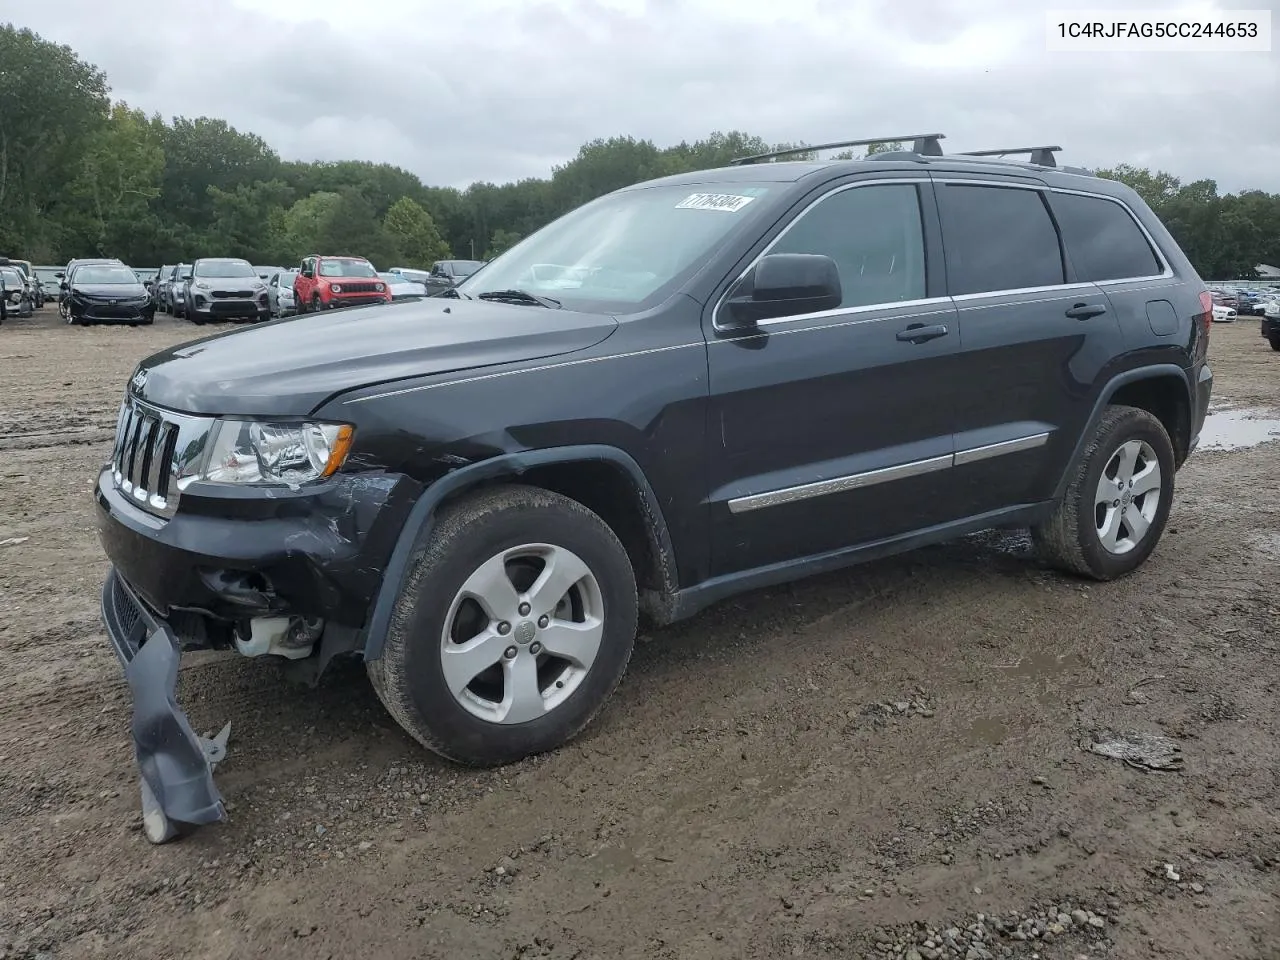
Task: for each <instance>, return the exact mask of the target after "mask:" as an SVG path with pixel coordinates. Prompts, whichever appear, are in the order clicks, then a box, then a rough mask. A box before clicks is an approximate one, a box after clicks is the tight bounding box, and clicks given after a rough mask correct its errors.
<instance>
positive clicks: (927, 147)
mask: <svg viewBox="0 0 1280 960" xmlns="http://www.w3.org/2000/svg"><path fill="white" fill-rule="evenodd" d="M946 136H947V135H946V134H945V133H912V134H908V135H907V136H905V137H873V138H872V139H870V140H841V141H839V142H838V143H815V144H813V145H812V146H807V147H790V148H788V149H786V150H774V151H772V152H771V153H757V154H755V155H753V156H750V157H738V158H737V159H735V160H730V161H729V162H730V163H731V164H745V163H759V162H760V161H761V160H774V159H777V158H778V157H790V156H794V155H795V154H798V153H814V152H817V151H818V150H840V149H843V148H844V147H870V146H873V145H875V144H878V143H899V142H901V141H903V140H910V141H912V146H911V153H914V154H919V155H920V156H925V157H940V156H942V146H941V145H940V144H939V143H938V141H939V140H944V139H946Z"/></svg>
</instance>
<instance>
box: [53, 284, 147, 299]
mask: <svg viewBox="0 0 1280 960" xmlns="http://www.w3.org/2000/svg"><path fill="white" fill-rule="evenodd" d="M71 292H72V293H79V294H82V295H84V296H86V297H114V298H115V299H116V300H136V299H138V298H139V297H145V296H146V295H147V288H146V287H144V286H143V285H142V284H140V283H73V284H71Z"/></svg>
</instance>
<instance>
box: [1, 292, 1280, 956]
mask: <svg viewBox="0 0 1280 960" xmlns="http://www.w3.org/2000/svg"><path fill="white" fill-rule="evenodd" d="M197 332H198V331H197V330H196V329H194V328H192V327H190V326H188V325H186V324H179V323H176V322H174V321H172V320H169V319H167V318H163V317H161V318H159V319H158V320H157V323H156V325H155V326H154V327H153V328H140V329H128V328H122V329H104V328H96V329H78V328H76V329H73V328H68V327H66V326H64V325H60V324H58V323H57V322H56V321H55V317H54V315H53V313H52V311H44V313H43V315H42V316H41V317H40V318H38V319H36V320H11V321H10V322H8V323H6V324H5V325H4V326H3V327H2V328H0V370H2V371H3V376H2V377H0V610H3V616H0V957H4V958H12V957H28V956H37V957H42V958H43V957H56V958H64V957H134V958H139V957H187V956H190V957H201V958H206V957H207V958H223V957H225V958H230V957H245V956H256V955H262V956H270V957H273V958H291V957H299V958H307V960H324V958H327V957H334V958H350V957H378V958H387V960H398V958H428V957H429V958H436V957H440V958H450V960H470V958H476V960H490V958H492V960H514V958H527V957H552V958H561V960H568V958H583V960H586V958H597V957H603V958H610V960H614V958H633V957H634V958H641V957H643V958H695V957H696V958H712V960H718V958H744V957H745V958H775V957H792V956H805V957H897V956H901V957H905V958H908V960H929V958H936V957H968V958H971V960H981V958H985V957H1004V956H1011V957H1033V956H1039V957H1044V958H1067V960H1076V958H1079V957H1090V958H1092V957H1114V958H1121V957H1152V956H1157V955H1158V956H1161V957H1166V958H1186V960H1192V958H1196V960H1201V958H1206V957H1224V958H1233V960H1235V958H1255V957H1256V958H1264V957H1265V958H1271V957H1277V956H1280V814H1278V813H1277V794H1278V791H1277V787H1278V786H1280V739H1278V738H1277V734H1278V733H1280V723H1278V722H1277V707H1276V702H1277V693H1278V690H1277V686H1278V684H1280V649H1278V646H1277V645H1278V642H1280V636H1278V635H1277V632H1276V622H1277V620H1276V615H1277V609H1278V608H1280V597H1278V596H1277V593H1278V587H1280V585H1278V582H1277V577H1276V570H1277V560H1278V559H1280V499H1278V498H1277V496H1276V480H1277V476H1278V475H1280V442H1271V443H1262V444H1259V445H1256V446H1252V447H1250V448H1247V449H1239V450H1234V451H1231V450H1204V451H1202V452H1200V453H1198V454H1197V455H1196V456H1195V457H1193V458H1192V460H1191V462H1190V463H1189V464H1188V466H1187V467H1186V468H1185V469H1184V470H1183V471H1182V472H1181V473H1180V474H1179V476H1178V480H1177V483H1178V490H1177V502H1176V506H1175V508H1174V516H1173V518H1172V521H1171V523H1170V527H1169V529H1168V531H1167V533H1166V536H1165V538H1164V540H1163V542H1162V544H1161V545H1160V547H1159V549H1158V550H1157V552H1156V553H1155V555H1154V556H1153V558H1152V559H1151V561H1150V562H1149V563H1148V564H1147V565H1146V566H1145V567H1144V568H1143V569H1142V570H1141V571H1140V572H1138V573H1137V574H1135V575H1134V576H1132V577H1130V578H1129V579H1126V580H1124V581H1123V582H1118V583H1113V584H1108V585H1096V584H1095V585H1087V584H1085V583H1083V582H1080V581H1077V580H1072V579H1069V578H1066V577H1064V576H1061V575H1058V574H1056V573H1053V572H1050V571H1048V570H1046V569H1043V568H1042V567H1041V566H1039V565H1037V563H1036V562H1035V561H1034V560H1033V559H1032V558H1031V557H1030V556H1028V554H1027V545H1026V541H1025V538H1023V537H1021V536H1018V535H1012V536H1011V535H999V536H995V535H991V536H985V537H983V536H980V537H975V538H970V539H968V540H966V541H962V542H959V543H955V544H952V545H948V546H945V547H939V548H934V549H929V550H925V551H922V552H919V553H916V554H912V555H909V556H904V557H901V558H897V559H894V560H890V561H886V562H879V563H874V564H871V565H868V566H864V567H860V568H856V569H853V570H850V571H848V572H844V573H840V574H836V575H833V576H826V577H822V578H820V579H816V580H811V581H808V582H805V583H802V584H798V585H793V586H790V587H784V588H779V589H774V590H768V591H762V592H758V593H754V594H751V595H748V596H745V597H742V598H740V599H737V600H734V601H731V602H727V603H724V604H722V605H721V606H719V607H717V608H715V609H713V610H710V611H708V612H707V613H705V614H703V615H702V616H699V617H698V618H696V619H695V620H693V621H692V622H689V623H686V624H683V625H681V626H679V627H678V628H673V629H669V630H665V631H662V632H660V633H657V634H655V635H652V636H646V637H644V638H643V642H642V643H641V645H640V647H639V649H638V651H637V654H636V656H635V658H634V660H633V661H632V666H631V670H630V672H629V674H628V676H627V678H626V680H624V682H623V684H622V686H621V687H620V689H619V692H618V694H617V696H616V697H615V698H614V700H613V701H612V703H611V705H610V706H609V707H608V708H607V709H606V711H605V712H604V714H603V715H602V717H601V718H600V720H599V721H598V722H597V723H596V724H595V725H594V726H593V727H592V728H591V729H590V730H589V731H588V733H587V734H585V735H584V736H583V737H582V738H581V739H580V740H579V741H578V742H576V743H575V744H574V745H572V746H570V747H568V748H566V749H563V750H561V751H560V752H558V753H556V754H554V755H550V756H546V757H542V758H539V759H535V760H531V761H527V762H524V763H521V764H519V765H516V766H514V767H511V768H508V769H504V770H501V771H498V772H480V773H477V772H472V771H466V770H462V769H458V768H455V767H452V766H450V765H448V764H446V763H444V762H442V761H438V760H436V759H435V758H433V757H432V756H430V755H428V754H426V753H424V751H423V750H421V749H420V748H419V747H418V746H416V744H415V743H413V742H412V741H411V740H410V739H409V737H407V736H406V735H404V734H403V733H401V732H400V731H399V729H398V728H397V727H396V726H395V725H394V723H393V722H392V721H391V719H390V718H389V717H388V716H387V714H386V713H385V711H384V710H383V709H382V707H381V706H380V704H379V703H378V701H377V700H376V699H375V697H374V695H373V692H372V690H371V689H370V687H369V684H368V682H367V681H366V679H365V677H364V673H363V671H362V670H361V669H360V668H359V667H354V668H343V669H339V670H337V671H336V672H335V673H333V674H332V675H330V676H328V677H327V679H326V680H325V681H324V683H323V684H322V686H321V688H320V689H318V690H307V689H297V688H294V687H292V686H289V685H287V684H286V682H285V681H284V680H283V679H282V678H281V676H280V675H279V674H278V673H277V671H276V670H275V669H274V668H271V667H267V666H264V665H263V664H261V663H251V662H242V661H238V660H237V659H235V658H234V657H231V658H226V657H214V658H212V659H210V658H208V657H206V658H205V659H204V660H203V661H198V662H197V661H192V662H191V663H189V664H188V665H187V667H186V669H185V670H184V674H183V680H182V685H181V686H182V690H181V696H182V698H183V701H184V703H185V704H186V705H187V707H188V709H189V712H190V713H191V715H192V718H193V721H194V722H195V724H196V726H197V728H198V729H200V730H202V731H207V732H212V731H214V730H215V729H216V728H218V727H220V726H221V725H222V723H223V722H224V721H226V720H228V719H231V720H234V730H233V738H232V743H231V750H230V754H229V757H228V759H227V760H226V762H225V763H224V765H223V766H222V767H221V768H220V769H219V781H220V784H221V786H222V789H223V792H224V794H225V795H226V797H227V799H228V801H229V805H230V811H231V814H230V817H231V818H230V822H229V823H227V824H224V825H221V826H215V827H211V828H207V829H205V830H202V831H200V832H199V833H197V834H196V835H195V836H193V837H191V838H189V839H187V840H186V841H184V842H182V843H179V844H175V845H170V846H167V847H161V848H156V847H152V846H150V845H148V844H147V843H146V842H145V840H144V839H143V837H142V834H141V832H140V818H139V814H138V810H139V805H138V786H137V779H136V775H135V773H134V768H133V763H132V755H131V748H130V743H129V733H128V730H129V701H128V698H127V694H126V689H125V687H124V686H123V683H122V681H121V678H120V672H119V668H118V667H117V664H116V661H115V659H114V657H113V655H112V654H111V652H110V650H109V648H108V646H107V643H106V641H105V639H104V636H103V633H102V630H101V627H100V625H99V621H98V606H97V605H98V590H99V586H100V584H101V582H102V578H103V575H104V574H105V572H106V563H105V560H104V557H103V554H102V551H101V549H100V547H99V545H98V542H97V539H96V536H95V534H94V532H93V527H92V513H91V510H92V507H91V500H90V487H91V482H92V478H93V477H94V474H95V470H96V467H97V464H98V463H99V462H100V461H101V460H103V459H104V458H105V457H106V456H107V454H108V452H109V449H110V444H111V431H112V427H113V419H114V416H115V411H116V408H117V404H118V402H119V398H120V396H121V394H122V390H123V385H124V382H125V379H126V377H127V376H128V374H129V372H130V370H131V369H132V367H133V365H134V363H135V362H136V361H137V360H138V359H140V358H141V357H143V356H145V355H146V354H148V353H150V352H152V351H154V350H156V349H158V348H160V347H163V346H166V345H169V344H173V343H177V342H179V341H182V340H188V339H193V338H194V337H195V335H196V334H197ZM1211 357H1212V362H1213V365H1214V369H1215V372H1216V375H1217V391H1216V392H1217V397H1218V399H1219V400H1223V399H1229V400H1230V401H1233V402H1235V403H1236V404H1238V405H1239V406H1240V408H1248V407H1257V406H1266V405H1268V404H1270V405H1275V404H1277V403H1280V354H1276V353H1273V352H1272V351H1271V350H1270V349H1268V348H1267V346H1266V344H1265V342H1264V341H1262V340H1261V338H1260V337H1259V336H1258V333H1257V323H1256V321H1247V322H1246V321H1242V322H1240V323H1238V324H1235V325H1234V326H1225V325H1220V326H1217V327H1215V329H1214V330H1213V336H1212V346H1211ZM1272 415H1273V416H1280V412H1274V411H1273V412H1272ZM1222 422H1223V416H1222V415H1221V414H1219V415H1216V416H1215V418H1214V424H1215V429H1216V428H1217V425H1218V424H1220V423H1222ZM1240 429H1244V430H1246V431H1247V430H1251V429H1252V430H1255V432H1258V431H1257V427H1256V425H1250V424H1245V426H1244V427H1243V428H1240ZM1261 432H1265V431H1261ZM1106 727H1113V728H1118V729H1121V730H1130V729H1133V730H1139V731H1147V732H1152V733H1163V734H1164V735H1167V736H1169V737H1172V738H1175V739H1176V740H1177V742H1178V743H1179V745H1180V746H1181V751H1182V757H1183V768H1182V769H1181V770H1180V771H1168V772H1147V771H1143V770H1140V769H1135V768H1131V767H1129V766H1126V765H1125V764H1124V763H1122V762H1119V761H1116V760H1112V759H1108V758H1104V757H1101V756H1097V755H1095V754H1093V753H1089V752H1086V751H1085V750H1083V749H1082V747H1081V744H1082V743H1083V742H1086V741H1087V740H1088V739H1089V738H1090V736H1091V735H1092V734H1093V733H1094V732H1095V731H1097V730H1099V729H1101V728H1106ZM1166 865H1169V866H1167V867H1166ZM499 867H501V869H500V870H499V869H497V868H499Z"/></svg>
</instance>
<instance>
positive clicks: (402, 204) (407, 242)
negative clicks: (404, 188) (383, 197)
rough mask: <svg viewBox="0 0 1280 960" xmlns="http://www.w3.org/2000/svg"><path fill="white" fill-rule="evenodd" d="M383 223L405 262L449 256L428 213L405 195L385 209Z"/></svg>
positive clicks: (423, 263)
mask: <svg viewBox="0 0 1280 960" xmlns="http://www.w3.org/2000/svg"><path fill="white" fill-rule="evenodd" d="M382 225H383V227H385V228H386V231H387V233H389V234H390V235H391V237H392V238H393V239H394V240H395V242H396V244H397V246H399V248H400V252H401V254H402V255H403V257H404V261H405V264H406V265H407V266H414V267H423V268H426V267H429V266H430V265H431V264H432V263H433V262H434V261H436V260H446V259H448V258H449V252H450V251H449V245H448V244H447V243H445V242H444V238H443V237H441V236H440V231H439V230H438V229H437V228H436V223H435V221H434V220H432V219H431V214H429V213H427V211H426V210H424V209H422V207H421V206H419V205H418V204H417V203H415V202H414V201H413V200H412V199H411V198H409V197H401V198H400V199H399V200H397V201H396V202H395V203H393V204H392V205H391V208H390V209H389V210H387V215H386V216H385V217H384V218H383V220H382Z"/></svg>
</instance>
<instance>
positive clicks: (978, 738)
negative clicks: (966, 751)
mask: <svg viewBox="0 0 1280 960" xmlns="http://www.w3.org/2000/svg"><path fill="white" fill-rule="evenodd" d="M965 736H966V737H967V738H968V739H969V740H970V741H971V742H973V743H986V744H990V745H992V746H995V745H996V744H999V743H1003V742H1004V740H1005V738H1006V737H1007V736H1009V725H1008V724H1007V723H1004V722H1003V721H1001V720H997V719H996V718H995V717H979V718H978V719H977V720H975V721H973V723H971V724H970V725H969V729H968V730H966V731H965Z"/></svg>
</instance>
